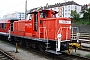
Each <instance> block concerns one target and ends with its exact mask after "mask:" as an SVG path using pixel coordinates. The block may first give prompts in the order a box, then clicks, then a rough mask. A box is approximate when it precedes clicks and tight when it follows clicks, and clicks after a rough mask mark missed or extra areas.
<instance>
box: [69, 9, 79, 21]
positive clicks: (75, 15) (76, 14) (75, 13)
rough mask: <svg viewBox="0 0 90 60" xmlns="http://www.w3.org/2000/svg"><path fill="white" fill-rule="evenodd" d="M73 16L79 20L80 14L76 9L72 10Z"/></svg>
mask: <svg viewBox="0 0 90 60" xmlns="http://www.w3.org/2000/svg"><path fill="white" fill-rule="evenodd" d="M71 17H72V18H73V19H74V20H79V18H80V14H79V13H77V11H76V10H71Z"/></svg>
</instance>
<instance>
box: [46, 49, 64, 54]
mask: <svg viewBox="0 0 90 60" xmlns="http://www.w3.org/2000/svg"><path fill="white" fill-rule="evenodd" d="M46 52H49V53H53V54H56V55H60V54H62V53H60V52H56V51H54V50H47V51H46Z"/></svg>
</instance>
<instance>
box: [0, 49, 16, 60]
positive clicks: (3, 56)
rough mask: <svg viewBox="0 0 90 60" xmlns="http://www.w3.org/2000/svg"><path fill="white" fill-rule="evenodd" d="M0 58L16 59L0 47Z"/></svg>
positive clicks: (1, 59)
mask: <svg viewBox="0 0 90 60" xmlns="http://www.w3.org/2000/svg"><path fill="white" fill-rule="evenodd" d="M0 60H16V59H15V58H14V57H12V56H11V55H9V54H8V53H6V52H5V51H3V50H2V49H0Z"/></svg>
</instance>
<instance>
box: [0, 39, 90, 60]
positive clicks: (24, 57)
mask: <svg viewBox="0 0 90 60" xmlns="http://www.w3.org/2000/svg"><path fill="white" fill-rule="evenodd" d="M0 48H1V49H3V50H5V51H6V52H8V53H10V54H11V55H13V56H14V57H15V58H17V59H19V60H52V59H50V58H46V57H43V56H42V55H40V54H39V53H38V54H39V55H38V54H34V53H32V52H30V51H27V50H25V49H22V48H19V49H18V51H19V53H15V50H16V48H15V46H14V45H11V44H9V43H6V42H4V41H0ZM71 52H72V54H79V55H80V56H85V55H86V54H90V52H87V51H81V50H77V51H76V52H74V50H72V51H71ZM54 60H55V59H54Z"/></svg>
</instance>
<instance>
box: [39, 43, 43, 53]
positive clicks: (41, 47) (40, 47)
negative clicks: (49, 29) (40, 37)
mask: <svg viewBox="0 0 90 60" xmlns="http://www.w3.org/2000/svg"><path fill="white" fill-rule="evenodd" d="M38 47H39V50H40V51H41V52H44V51H45V47H44V45H43V44H39V45H38Z"/></svg>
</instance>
